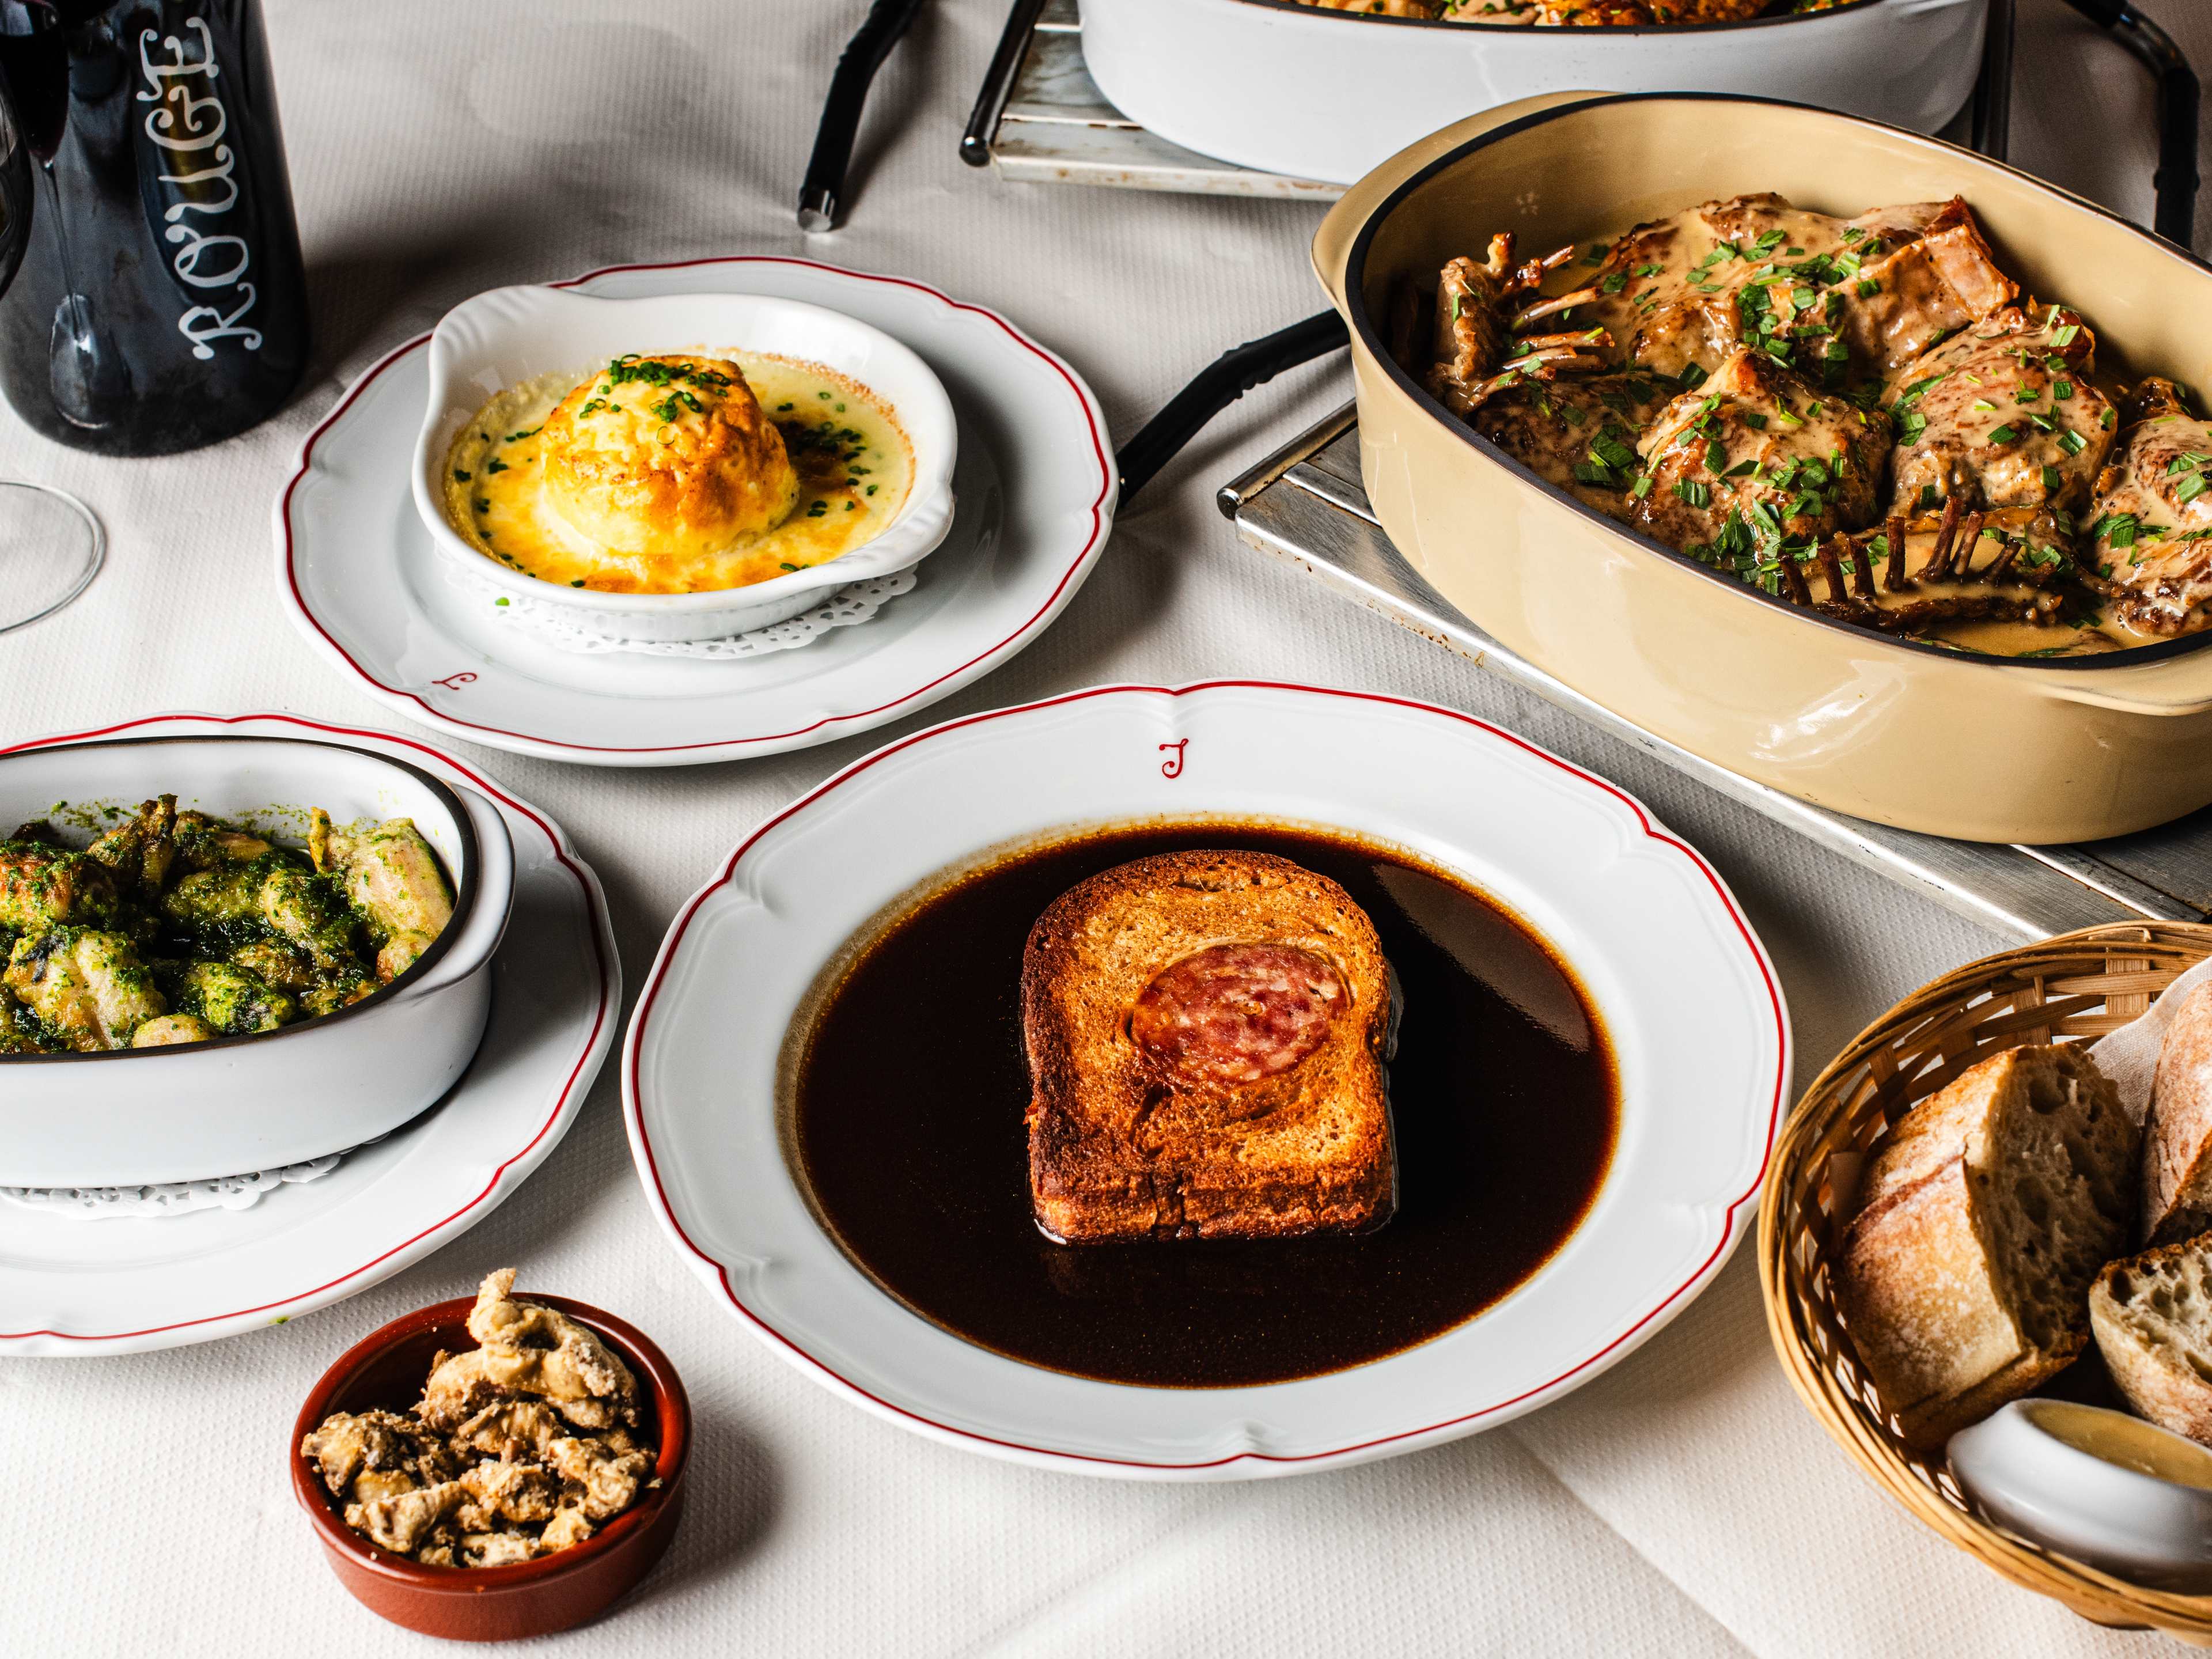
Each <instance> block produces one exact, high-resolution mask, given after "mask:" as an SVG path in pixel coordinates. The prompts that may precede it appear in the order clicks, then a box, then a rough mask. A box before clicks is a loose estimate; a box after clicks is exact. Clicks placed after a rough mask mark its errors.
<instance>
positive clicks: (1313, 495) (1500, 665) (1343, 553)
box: [1218, 404, 2212, 940]
mask: <svg viewBox="0 0 2212 1659" xmlns="http://www.w3.org/2000/svg"><path fill="white" fill-rule="evenodd" d="M1218 499H1219V501H1220V505H1221V510H1222V511H1223V512H1224V513H1226V514H1228V516H1229V517H1230V518H1231V519H1232V520H1235V522H1236V525H1237V534H1238V535H1240V536H1241V537H1243V539H1244V540H1245V541H1247V542H1248V543H1249V544H1251V545H1252V546H1254V547H1256V548H1258V549H1259V550H1261V551H1262V552H1264V553H1272V554H1273V555H1275V556H1277V557H1278V558H1281V559H1284V560H1286V561H1287V562H1290V563H1291V564H1293V565H1295V566H1297V568H1301V569H1303V570H1305V571H1308V572H1310V574H1313V575H1316V576H1318V577H1319V578H1320V579H1321V580H1322V581H1323V582H1325V583H1327V584H1328V586H1331V587H1333V588H1334V589H1336V590H1337V591H1338V592H1341V593H1344V594H1346V595H1347V596H1349V597H1350V598H1352V599H1357V600H1358V601H1359V603H1361V604H1362V605H1366V606H1368V607H1369V608H1370V609H1371V610H1375V611H1381V612H1382V613H1383V615H1384V616H1386V617H1389V618H1390V619H1391V620H1392V621H1394V622H1397V623H1402V624H1403V625H1405V626H1406V627H1407V628H1410V629H1413V631H1414V632H1415V633H1417V634H1419V635H1421V636H1422V637H1423V638H1424V639H1427V640H1431V641H1435V642H1436V643H1437V644H1438V645H1442V646H1445V647H1449V649H1451V650H1454V651H1456V652H1458V653H1460V654H1461V655H1462V656H1465V657H1468V658H1469V659H1472V660H1473V661H1474V664H1475V665H1476V666H1478V667H1480V668H1481V669H1484V670H1485V671H1487V672H1490V673H1492V674H1496V675H1498V676H1500V677H1502V678H1504V679H1506V680H1509V681H1510V682H1511V683H1512V684H1515V685H1517V686H1519V687H1521V688H1522V690H1527V691H1532V692H1534V694H1535V695H1536V696H1540V697H1542V698H1544V699H1545V700H1546V701H1547V702H1553V703H1556V704H1558V705H1559V707H1560V708H1564V709H1565V710H1567V711H1568V712H1569V713H1570V714H1574V715H1577V717H1579V718H1580V719H1582V720H1584V721H1586V722H1588V723H1589V725H1591V726H1595V727H1596V728H1598V730H1600V731H1601V732H1606V733H1607V735H1609V736H1611V737H1613V738H1618V739H1620V741H1621V742H1623V743H1626V744H1629V745H1630V746H1631V747H1632V748H1635V749H1637V750H1641V751H1642V752H1643V753H1644V754H1646V755H1649V756H1651V757H1653V758H1654V759H1656V760H1661V761H1664V762H1665V763H1667V764H1668V765H1669V766H1672V767H1674V769H1676V770H1678V771H1680V772H1683V773H1686V774H1687V775H1689V776H1691V777H1692V778H1695V779H1696V780H1697V781H1699V782H1700V783H1702V784H1705V786H1707V787H1709V788H1712V789H1717V790H1718V791H1719V792H1720V793H1722V794H1724V795H1727V796H1729V797H1730V798H1731V799H1735V800H1739V801H1741V802H1743V803H1744V804H1745V805H1747V806H1750V807H1752V808H1753V809H1755V810H1756V811H1759V812H1762V813H1764V814H1765V816H1766V817H1770V818H1771V819H1773V820H1774V821H1775V822H1776V823H1779V824H1782V825H1784V826H1785V827H1786V828H1788V829H1793V830H1795V831H1796V832H1797V833H1798V834H1799V835H1802V836H1807V837H1808V838H1809V839H1811V840H1813V841H1814V842H1819V843H1820V845H1822V846H1823V847H1826V848H1830V849H1832V851H1835V852H1838V853H1840V854H1844V856H1845V857H1847V858H1850V859H1852V860H1856V861H1857V862H1858V863H1860V864H1863V865H1865V866H1867V867H1868V868H1869V869H1872V870H1875V871H1878V872H1880V873H1881V874H1882V875H1885V876H1887V877H1888V878H1890V879H1891V880H1893V881H1895V882H1897V883H1899V884H1901V885H1903V886H1906V887H1910V888H1912V889H1914V890H1917V891H1918V892H1921V893H1923V894H1924V895H1926V896H1928V897H1929V898H1932V899H1934V900H1936V902H1939V903H1942V904H1943V905H1946V906H1948V908H1951V909H1954V910H1956V911H1958V912H1959V913H1960V914H1961V915H1966V916H1969V917H1971V918H1972V919H1973V920H1974V921H1978V922H1980V923H1982V924H1983V925H1984V926H1985V927H1991V928H1994V929H1996V931H1998V932H2000V933H2009V934H2011V935H2013V936H2014V937H2015V938H2018V939H2025V940H2034V939H2046V938H2049V937H2050V936H2051V934H2053V933H2066V932H2069V931H2070V930H2071V929H2074V928H2076V927H2094V926H2096V925H2098V924H2100V923H2103V922H2114V921H2139V920H2150V921H2212V808H2208V809H2206V810H2205V811H2201V812H2197V813H2193V814H2191V816H2190V817H2185V818H2183V819H2181V820H2179V822H2177V823H2171V824H2167V825H2166V826H2164V827H2162V828H2160V829H2148V830H2145V831H2144V832H2142V834H2141V835H2135V836H2120V837H2118V838H2116V839H2114V840H2111V841H2100V842H2085V843H2082V844H2080V845H2076V846H2069V847H1999V846H1988V845H1984V844H1981V843H1978V842H1963V841H1947V840H1945V839H1943V838H1942V836H1923V835H1917V834H1915V833H1914V832H1912V831H1911V830H1907V829H1890V828H1889V827H1887V825H1885V824H1879V823H1868V822H1867V821H1866V820H1864V819H1863V818H1854V817H1845V816H1844V815H1843V814H1842V813H1839V812H1831V811H1826V810H1825V809H1823V808H1821V807H1818V806H1813V805H1808V804H1807V803H1805V802H1804V801H1802V800H1799V799H1796V797H1795V796H1792V795H1785V794H1784V793H1781V792H1780V791H1779V790H1777V789H1772V788H1770V787H1767V786H1766V785H1765V784H1763V783H1756V782H1753V781H1752V780H1751V779H1749V778H1743V777H1739V776H1737V775H1735V773H1733V772H1731V771H1729V770H1728V769H1726V768H1725V767H1723V766H1718V765H1716V764H1714V763H1712V762H1711V761H1708V760H1704V759H1701V758H1700V757H1698V756H1696V755H1693V754H1691V753H1690V752H1689V751H1688V750H1686V749H1680V748H1678V747H1676V746H1675V745H1674V744H1671V743H1669V742H1668V741H1667V740H1666V739H1665V738H1660V737H1656V736H1654V735H1653V734H1652V733H1651V732H1647V731H1645V730H1644V728H1643V727H1642V726H1638V725H1637V724H1636V723H1635V722H1634V721H1632V720H1625V719H1623V718H1622V717H1621V716H1620V715H1619V714H1614V713H1613V712H1612V711H1611V710H1609V709H1607V708H1602V707H1601V706H1600V705H1599V704H1597V703H1595V702H1592V701H1591V700H1590V699H1589V698H1588V697H1586V696H1583V694H1582V693H1581V692H1579V691H1577V690H1573V689H1572V688H1571V687H1569V686H1567V685H1565V684H1561V683H1560V682H1559V681H1558V680H1555V679H1553V678H1552V677H1551V676H1550V675H1549V674H1547V673H1545V672H1544V671H1542V670H1541V669H1540V668H1537V667H1535V666H1534V665H1532V664H1530V663H1528V662H1526V661H1524V660H1523V659H1521V658H1520V657H1518V656H1516V655H1515V654H1514V653H1512V652H1510V651H1508V650H1507V649H1505V647H1503V646H1501V645H1499V644H1498V641H1495V640H1493V639H1492V638H1491V637H1490V636H1489V635H1487V634H1485V633H1484V632H1483V631H1482V630H1481V629H1479V628H1477V627H1476V626H1475V625H1474V623H1471V622H1469V621H1468V619H1467V617H1465V616H1463V615H1462V614H1461V612H1460V611H1458V610H1457V609H1456V608H1455V607H1454V606H1453V605H1451V603H1450V602H1449V600H1447V599H1444V598H1443V595H1441V594H1439V593H1438V592H1437V591H1436V589H1434V588H1433V587H1431V586H1429V584H1428V582H1427V581H1426V580H1425V579H1424V578H1423V577H1422V576H1421V575H1420V574H1419V573H1418V572H1417V571H1415V570H1414V568H1413V566H1411V565H1410V564H1408V563H1407V562H1406V559H1405V556H1404V555H1402V554H1401V553H1400V552H1399V551H1398V550H1397V549H1396V548H1395V547H1394V546H1392V545H1391V543H1390V538H1389V537H1388V536H1386V535H1384V534H1383V526H1381V525H1380V524H1379V523H1377V522H1376V518H1375V514H1374V511H1373V509H1372V508H1371V507H1369V505H1368V502H1367V493H1366V491H1365V490H1364V489H1362V488H1361V487H1360V483H1359V435H1358V429H1357V422H1356V421H1355V418H1354V416H1353V411H1352V406H1351V405H1350V404H1346V406H1345V407H1344V408H1343V409H1340V410H1338V411H1337V412H1336V413H1335V414H1334V415H1332V416H1329V418H1328V419H1327V420H1325V421H1323V422H1321V424H1320V425H1318V426H1316V427H1314V428H1312V429H1310V431H1307V432H1305V433H1303V434H1301V435H1299V436H1298V437H1297V438H1296V439H1294V440H1293V441H1291V443H1289V444H1288V445H1286V446H1285V447H1283V448H1281V449H1279V450H1278V451H1277V452H1276V453H1274V454H1273V455H1270V456H1269V457H1268V458H1267V459H1266V460H1264V461H1261V463H1260V464H1259V465H1257V466H1255V467H1254V468H1252V470H1251V471H1248V472H1246V473H1245V474H1243V476H1242V477H1238V478H1237V479H1235V480H1233V481H1232V482H1231V483H1228V484H1226V485H1225V486H1224V487H1223V488H1222V489H1221V491H1220V494H1219V497H1218Z"/></svg>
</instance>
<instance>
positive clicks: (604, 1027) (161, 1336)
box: [0, 714, 622, 1354]
mask: <svg viewBox="0 0 2212 1659" xmlns="http://www.w3.org/2000/svg"><path fill="white" fill-rule="evenodd" d="M222 733H233V734H240V735H246V736H269V737H314V738H336V739H338V740H340V741H343V742H345V743H349V744H354V745H355V746H356V747H358V748H362V749H368V750H374V751H376V752H378V753H380V754H387V755H391V756H393V757H396V758H398V759H401V760H405V761H409V762H411V763H413V764H415V765H416V766H419V767H421V768H422V769H424V770H425V771H428V772H431V773H435V774H436V775H438V776H440V777H441V778H444V779H446V780H447V781H449V782H453V783H459V784H465V785H467V786H469V787H471V788H474V789H477V790H481V791H482V792H483V793H484V794H485V795H487V796H489V798H490V799H492V800H494V801H495V802H496V803H497V804H498V805H499V810H500V812H501V815H502V816H503V817H505V818H506V819H507V828H508V829H509V831H510V832H511V833H512V834H513V837H514V912H513V917H512V919H511V920H510V921H509V922H508V924H507V937H506V938H505V939H504V940H503V941H502V942H501V945H500V949H499V954H498V955H497V956H495V957H493V958H492V968H491V971H492V974H493V975H494V978H493V982H492V1004H491V1023H490V1024H489V1026H488V1027H487V1028H486V1029H485V1031H484V1039H483V1046H482V1047H481V1048H478V1049H477V1055H476V1058H475V1060H472V1061H471V1063H470V1066H469V1069H468V1071H467V1073H465V1075H464V1076H463V1077H462V1079H461V1081H460V1083H459V1085H457V1086H456V1087H455V1088H454V1089H453V1092H452V1093H450V1094H448V1095H447V1097H446V1098H445V1099H444V1100H443V1101H441V1102H440V1103H439V1104H437V1105H436V1106H435V1107H433V1108H432V1109H430V1110H429V1111H428V1112H427V1113H425V1114H423V1115H422V1116H421V1117H419V1118H416V1120H415V1121H413V1122H412V1123H410V1124H407V1125H405V1126H404V1127H401V1128H399V1129H397V1130H395V1131H394V1132H393V1133H392V1134H391V1135H389V1136H388V1137H386V1139H384V1140H382V1141H381V1142H380V1143H378V1144H377V1145H375V1146H365V1147H362V1148H361V1149H359V1150H358V1151H356V1152H351V1153H349V1154H348V1155H347V1157H346V1159H345V1161H344V1162H343V1163H342V1164H339V1165H338V1167H337V1169H336V1170H332V1171H331V1173H330V1174H329V1175H327V1176H324V1177H323V1178H322V1179H321V1180H319V1181H315V1182H306V1183H303V1184H298V1185H291V1186H284V1187H280V1188H277V1189H276V1190H275V1191H274V1192H271V1193H269V1194H265V1195H264V1197H263V1198H262V1200H261V1201H260V1202H259V1203H258V1204H256V1205H254V1206H252V1208H250V1209H245V1210H221V1209H214V1210H201V1211H197V1212H192V1213H191V1214H187V1215H174V1216H161V1217H157V1218H146V1219H114V1220H102V1221H97V1222H80V1221H72V1220H70V1219H67V1218H64V1217H61V1216H53V1215H42V1214H40V1213H39V1212H36V1211H34V1210H30V1209H26V1208H21V1207H19V1206H13V1205H0V1354H95V1353H139V1352H145V1351H147V1350H149V1349H154V1348H173V1347H179V1346H184V1345H185V1344H187V1343H192V1342H208V1341H212V1340H215V1339H216V1338H217V1337H222V1336H234V1335H236V1334H238V1333H239V1332H240V1331H251V1330H258V1329H261V1328H265V1327H267V1326H270V1325H278V1324H282V1323H283V1322H285V1321H286V1320H288V1319H296V1318H298V1317H299V1316H301V1315H302V1314H307V1313H313V1311H314V1310H316V1309H318V1308H325V1307H328V1306H329V1305H330V1304H331V1303H333V1302H342V1301H343V1300H344V1299H345V1298H346V1297H349V1296H352V1295H353V1294H355V1293H356V1291H364V1290H367V1289H368V1287H369V1286H370V1285H374V1284H376V1283H377V1282H378V1281H380V1280H381V1279H388V1278H390V1277H391V1276H392V1274H393V1273H398V1271H399V1270H400V1269H401V1268H403V1267H409V1266H411V1265H412V1264H413V1263H415V1262H416V1261H421V1260H422V1258H423V1257H424V1256H426V1255H429V1254H430V1253H431V1252H432V1251H433V1250H435V1249H440V1248H441V1246H443V1245H446V1244H448V1243H452V1242H453V1240H454V1239H456V1238H458V1237H460V1236H461V1235H462V1234H463V1233H465V1232H466V1231H468V1230H469V1229H470V1228H471V1227H473V1226H475V1225H477V1222H479V1221H481V1220H483V1218H485V1217H486V1216H488V1215H489V1214H490V1213H491V1212H493V1211H494V1210H495V1209H497V1208H498V1207H499V1206H500V1205H501V1204H502V1203H504V1202H505V1201H506V1200H507V1197H508V1196H509V1194H512V1193H513V1191H514V1189H515V1188H517V1187H519V1186H520V1185H521V1184H522V1182H523V1181H524V1180H525V1179H526V1178H527V1177H528V1176H529V1175H530V1172H531V1171H532V1170H535V1169H536V1168H537V1167H538V1165H539V1164H542V1163H544V1161H545V1158H546V1157H547V1156H548V1155H549V1154H550V1152H552V1150H553V1149H554V1147H556V1146H559V1145H560V1143H561V1137H562V1135H564V1134H566V1133H568V1126H569V1124H570V1123H572V1122H573V1121H574V1120H575V1116H576V1114H577V1112H578V1111H579V1110H580V1109H581V1108H582V1106H583V1103H584V1097H585V1095H586V1094H587V1093H588V1092H590V1090H591V1086H592V1079H594V1078H595V1077H597V1076H598V1075H599V1066H600V1065H601V1063H602V1062H603V1061H604V1060H605V1058H606V1054H607V1050H608V1049H609V1048H611V1047H612V1046H613V1043H614V1030H615V1021H616V1017H617V1011H618V1010H619V1009H620V1007H621V1006H622V968H621V964H620V963H619V961H618V960H617V957H616V955H615V940H614V930H613V927H611V924H610V923H609V921H608V920H607V907H606V900H605V897H603V896H601V894H600V892H599V878H597V877H595V876H594V875H593V874H592V872H591V869H590V868H589V866H586V864H585V863H584V861H583V860H581V859H580V858H579V857H577V856H576V853H575V850H574V848H572V847H570V846H569V844H568V836H566V835H564V834H563V833H562V829H561V826H560V825H559V824H557V823H554V822H553V820H552V819H551V818H550V817H546V816H545V814H544V813H543V812H541V811H538V809H537V808H536V807H534V806H532V805H530V804H529V803H528V802H527V801H525V800H520V799H517V798H516V797H514V796H513V795H511V794H508V793H507V792H506V791H504V790H502V789H501V788H500V787H499V786H498V785H497V784H495V783H494V782H492V781H490V780H489V779H488V778H486V777H485V776H484V775H483V774H482V773H480V772H478V771H477V770H475V769H473V768H471V767H470V766H467V765H465V764H464V763H461V762H460V761H458V760H456V759H454V758H453V757H452V756H450V755H447V754H444V753H441V751H440V750H435V749H433V748H431V747H430V746H429V745H428V744H423V743H419V742H417V741H416V740H415V739H413V738H403V737H397V736H394V735H393V734H392V733H390V732H365V731H356V730H355V729H353V728H351V727H349V726H333V725H329V724H325V723H324V722H322V721H319V720H302V719H301V718H299V717H298V716H296V715H292V714H240V715H234V716H222V715H206V714H161V715H155V716H152V717H150V718H148V719H145V720H131V721H127V722H125V723H124V724H122V725H119V726H105V727H102V728H100V730H98V731H92V732H66V733H58V734H56V735H54V736H52V737H46V738H35V739H33V741H31V742H29V743H26V744H16V745H15V748H18V749H32V748H42V747H45V746H46V745H48V744H61V743H83V742H87V741H90V740H92V739H95V738H112V737H121V736H132V737H161V736H179V737H201V736H206V735H211V734H222Z"/></svg>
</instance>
